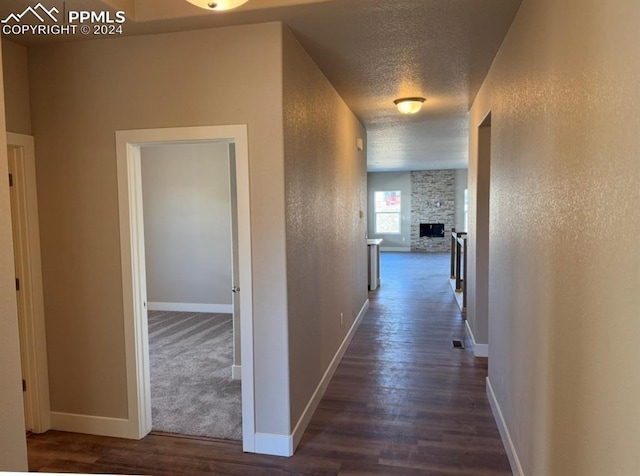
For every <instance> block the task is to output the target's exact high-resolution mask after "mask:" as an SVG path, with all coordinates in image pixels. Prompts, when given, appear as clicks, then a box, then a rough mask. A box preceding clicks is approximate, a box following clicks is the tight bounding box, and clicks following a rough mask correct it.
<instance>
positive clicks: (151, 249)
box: [140, 142, 242, 440]
mask: <svg viewBox="0 0 640 476" xmlns="http://www.w3.org/2000/svg"><path fill="white" fill-rule="evenodd" d="M232 146H233V144H230V143H226V142H203V143H190V144H162V145H149V146H143V147H141V154H140V156H141V179H142V199H143V200H142V201H143V207H142V209H143V219H144V241H145V269H146V273H145V274H146V288H147V318H148V320H147V323H148V329H149V364H150V379H151V407H152V428H153V430H154V431H156V432H163V433H173V434H181V435H189V436H204V437H210V438H220V439H230V440H241V439H242V415H241V382H240V379H238V378H234V377H238V376H237V375H234V372H233V369H234V368H238V367H239V359H238V358H234V357H235V356H234V342H235V338H234V335H236V334H237V333H238V332H239V328H238V326H237V325H234V323H235V322H236V321H237V320H238V319H239V315H236V316H234V305H233V303H234V293H233V292H232V291H233V289H234V288H235V285H236V283H234V282H233V277H234V275H237V269H235V270H234V269H233V263H234V262H237V260H234V259H233V254H234V251H237V243H236V242H235V240H234V239H233V238H234V236H235V234H234V233H232V223H234V221H235V220H233V218H232V217H233V216H234V214H235V212H236V211H235V207H234V206H233V205H234V204H235V200H234V198H235V183H234V184H233V185H234V186H233V187H232V185H231V178H232V177H235V174H232V169H234V170H235V161H234V160H232V159H233V158H232V154H233V150H232ZM232 194H233V195H234V197H232ZM234 271H235V272H234ZM237 357H239V356H237ZM236 373H237V372H236Z"/></svg>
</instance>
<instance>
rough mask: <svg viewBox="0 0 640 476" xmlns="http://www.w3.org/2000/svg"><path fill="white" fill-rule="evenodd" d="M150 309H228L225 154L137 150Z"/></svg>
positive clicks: (216, 148) (199, 149)
mask: <svg viewBox="0 0 640 476" xmlns="http://www.w3.org/2000/svg"><path fill="white" fill-rule="evenodd" d="M141 158H142V199H143V210H144V241H145V260H146V271H147V300H148V301H149V302H150V303H154V302H159V303H191V304H221V305H228V306H230V305H231V286H232V284H231V264H232V263H231V197H230V190H229V188H230V187H229V146H228V145H227V144H225V143H217V144H181V145H164V146H156V147H142V148H141Z"/></svg>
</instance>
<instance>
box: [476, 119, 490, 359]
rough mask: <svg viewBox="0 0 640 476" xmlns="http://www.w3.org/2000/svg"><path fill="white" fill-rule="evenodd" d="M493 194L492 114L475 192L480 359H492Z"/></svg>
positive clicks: (485, 123) (481, 136)
mask: <svg viewBox="0 0 640 476" xmlns="http://www.w3.org/2000/svg"><path fill="white" fill-rule="evenodd" d="M490 195H491V112H489V113H488V114H487V115H486V116H485V118H484V119H483V120H482V122H481V123H480V125H479V126H478V177H477V190H476V247H475V259H476V268H475V269H476V276H475V287H476V288H475V292H476V302H475V323H474V324H475V332H474V334H475V338H476V340H477V341H478V342H481V343H482V344H478V343H476V344H475V345H474V353H475V355H476V356H477V357H488V356H489V344H488V342H489V263H490V260H489V237H490V229H489V228H490V226H489V225H490V205H491V203H490Z"/></svg>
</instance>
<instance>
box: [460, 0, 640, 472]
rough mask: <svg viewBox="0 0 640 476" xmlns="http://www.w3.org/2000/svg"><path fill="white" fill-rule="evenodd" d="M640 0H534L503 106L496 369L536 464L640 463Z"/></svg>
mask: <svg viewBox="0 0 640 476" xmlns="http://www.w3.org/2000/svg"><path fill="white" fill-rule="evenodd" d="M638 18H640V3H638V2H637V0H615V1H612V2H606V3H605V2H601V1H598V0H525V1H524V2H523V5H522V7H521V10H520V12H519V14H518V16H517V18H516V20H515V23H514V25H513V27H512V29H511V31H510V33H509V34H508V36H507V38H506V40H505V43H504V45H503V46H502V48H501V50H500V52H499V54H498V57H497V59H496V61H495V62H494V64H493V67H492V69H491V72H490V74H489V76H488V78H487V80H486V81H485V84H484V86H483V88H482V90H481V92H480V94H479V96H478V97H477V99H476V101H475V103H474V106H473V108H472V111H471V148H470V153H471V160H470V178H471V180H475V178H476V177H477V161H476V146H477V130H476V127H477V125H478V123H479V122H480V121H481V120H482V118H483V117H484V115H485V114H486V113H487V112H488V111H489V110H491V111H492V129H493V143H492V150H493V153H492V163H491V167H492V170H491V187H492V189H491V217H492V219H491V227H490V231H491V245H490V253H491V255H490V256H491V263H490V300H489V315H490V321H489V326H490V328H489V377H490V380H491V383H492V386H493V388H494V389H495V392H496V396H497V400H498V402H499V404H500V407H501V409H502V412H503V413H504V417H505V419H506V423H507V425H508V428H509V431H510V433H511V436H512V438H513V441H514V445H515V448H516V451H517V454H518V457H519V459H520V461H521V463H522V466H523V469H524V473H525V474H527V475H573V474H575V475H577V474H579V475H581V476H589V475H594V476H595V475H603V474H616V475H619V476H627V475H629V476H630V475H636V474H640V453H639V452H638V448H639V447H640V433H639V432H638V421H639V418H640V379H638V360H639V357H640V351H639V350H638V341H639V339H640V320H638V309H640V293H638V287H639V285H640V250H639V245H638V240H637V236H638V234H639V233H640V214H639V213H638V207H637V204H638V203H639V202H640V187H639V186H638V177H640V161H639V160H638V157H640V139H639V137H640V135H639V133H638V131H640V115H639V114H638V108H639V106H640V90H639V89H638V78H639V77H640V62H639V61H638V58H639V57H640V30H639V29H638V26H637V23H638Z"/></svg>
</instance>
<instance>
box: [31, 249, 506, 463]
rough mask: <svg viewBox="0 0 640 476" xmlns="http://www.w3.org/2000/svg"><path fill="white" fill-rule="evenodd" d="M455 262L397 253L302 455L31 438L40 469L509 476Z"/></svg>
mask: <svg viewBox="0 0 640 476" xmlns="http://www.w3.org/2000/svg"><path fill="white" fill-rule="evenodd" d="M448 266H449V262H448V256H447V255H442V254H435V255H434V254H402V253H389V254H383V256H382V273H383V277H382V279H383V283H382V286H381V287H380V288H379V289H378V291H375V292H372V293H370V300H371V307H370V310H369V312H368V313H367V315H366V316H365V318H364V320H363V322H362V324H361V325H360V328H359V329H358V332H357V333H356V336H355V337H354V340H353V342H352V344H351V346H350V347H349V350H348V351H347V353H346V355H345V357H344V359H343V361H342V363H341V364H340V366H339V367H338V370H337V371H336V374H335V376H334V378H333V380H332V382H331V384H330V385H329V388H328V389H327V392H326V394H325V397H324V398H323V399H322V401H321V403H320V405H319V407H318V410H317V412H316V414H315V415H314V417H313V419H312V421H311V423H310V425H309V428H308V429H307V431H306V433H305V435H304V437H303V439H302V441H301V443H300V446H299V447H298V450H297V452H296V454H295V455H294V456H293V457H292V458H279V457H270V456H260V455H249V454H243V453H242V447H241V445H240V443H236V442H227V441H210V440H194V439H184V438H176V437H171V436H163V435H150V436H148V437H146V438H144V439H143V440H141V441H129V440H121V439H115V438H105V437H97V436H87V435H76V434H71V433H62V432H55V431H50V432H48V433H45V434H43V435H31V436H29V438H28V440H27V441H28V448H29V468H30V470H31V471H45V472H80V473H125V474H154V475H169V474H221V475H227V474H229V475H233V474H238V475H260V474H265V475H267V474H268V475H274V474H301V475H302V474H304V475H312V474H313V475H337V474H340V475H346V474H350V475H351V474H383V475H425V474H426V475H438V474H443V475H445V474H447V475H494V474H495V475H508V474H511V471H510V469H509V463H508V461H507V458H506V456H505V453H504V449H503V447H502V443H501V441H500V437H499V434H498V431H497V429H496V425H495V423H494V421H493V417H492V415H491V411H490V409H489V404H488V402H487V398H486V394H485V377H486V374H487V370H486V369H487V361H486V359H477V358H474V356H473V354H472V352H471V351H470V350H468V349H466V350H458V349H453V348H452V340H453V339H465V334H464V325H463V321H462V320H461V318H460V314H459V312H458V309H457V307H456V304H455V302H454V299H453V295H452V292H451V289H450V288H449V283H448V281H447V279H448V274H449V268H448Z"/></svg>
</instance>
